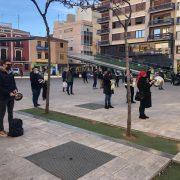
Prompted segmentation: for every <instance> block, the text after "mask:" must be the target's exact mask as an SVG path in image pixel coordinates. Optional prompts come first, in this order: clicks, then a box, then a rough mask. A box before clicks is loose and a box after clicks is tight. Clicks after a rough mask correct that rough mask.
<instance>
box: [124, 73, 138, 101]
mask: <svg viewBox="0 0 180 180" xmlns="http://www.w3.org/2000/svg"><path fill="white" fill-rule="evenodd" d="M125 75H126V76H125V88H126V90H127V72H126V71H125ZM130 90H131V103H136V102H135V101H134V79H133V75H132V72H131V71H130ZM127 98H128V95H126V99H127ZM127 102H128V100H127V101H126V103H127Z"/></svg>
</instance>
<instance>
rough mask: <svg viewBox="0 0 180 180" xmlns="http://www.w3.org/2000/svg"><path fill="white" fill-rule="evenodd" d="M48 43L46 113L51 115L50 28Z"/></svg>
mask: <svg viewBox="0 0 180 180" xmlns="http://www.w3.org/2000/svg"><path fill="white" fill-rule="evenodd" d="M47 43H48V67H47V68H48V69H47V71H48V81H47V94H46V109H45V113H49V99H50V98H49V96H50V80H51V36H50V30H49V27H47Z"/></svg>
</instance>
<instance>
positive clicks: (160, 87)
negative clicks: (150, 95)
mask: <svg viewBox="0 0 180 180" xmlns="http://www.w3.org/2000/svg"><path fill="white" fill-rule="evenodd" d="M158 74H159V76H160V77H162V78H163V80H164V79H165V75H164V72H163V70H162V69H161V70H160V71H159V73H158ZM163 84H164V83H162V84H161V85H160V86H159V90H164V88H163Z"/></svg>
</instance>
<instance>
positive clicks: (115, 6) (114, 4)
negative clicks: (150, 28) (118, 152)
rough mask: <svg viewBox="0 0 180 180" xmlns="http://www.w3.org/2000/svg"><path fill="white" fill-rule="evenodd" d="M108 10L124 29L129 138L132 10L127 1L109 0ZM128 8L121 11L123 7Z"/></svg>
mask: <svg viewBox="0 0 180 180" xmlns="http://www.w3.org/2000/svg"><path fill="white" fill-rule="evenodd" d="M110 2H111V7H110V9H111V10H112V12H113V13H114V15H115V16H116V17H117V19H118V21H119V23H120V24H121V26H122V27H123V28H124V41H125V60H126V73H127V74H126V75H127V102H128V114H127V131H126V135H127V136H129V137H130V136H131V90H130V65H129V45H128V26H129V24H130V22H131V15H132V9H131V4H130V2H129V0H110ZM125 6H126V8H128V9H126V11H125V12H124V11H123V7H125ZM119 15H123V16H124V18H123V19H124V20H121V19H120V18H119Z"/></svg>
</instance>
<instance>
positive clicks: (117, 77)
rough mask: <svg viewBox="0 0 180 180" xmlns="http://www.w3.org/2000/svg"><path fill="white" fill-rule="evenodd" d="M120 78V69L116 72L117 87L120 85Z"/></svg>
mask: <svg viewBox="0 0 180 180" xmlns="http://www.w3.org/2000/svg"><path fill="white" fill-rule="evenodd" d="M119 79H120V74H119V72H118V71H116V72H115V81H116V83H115V85H116V87H119Z"/></svg>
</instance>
